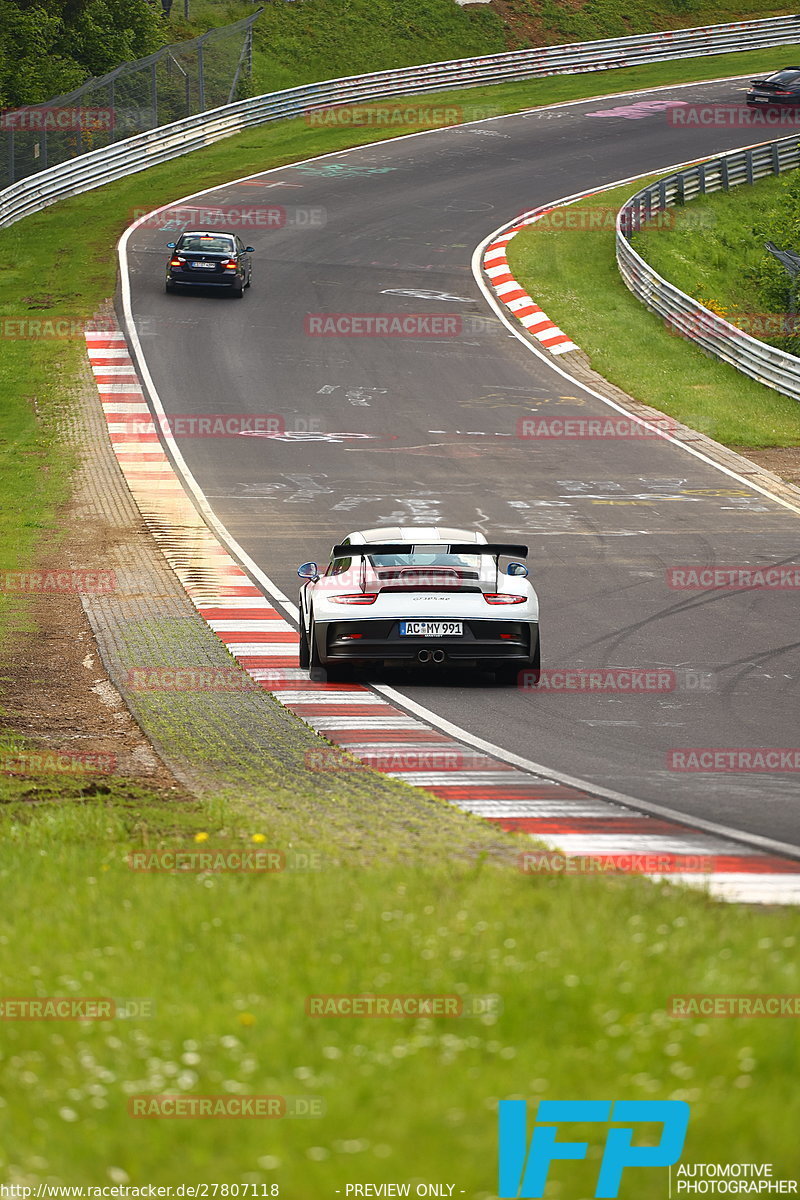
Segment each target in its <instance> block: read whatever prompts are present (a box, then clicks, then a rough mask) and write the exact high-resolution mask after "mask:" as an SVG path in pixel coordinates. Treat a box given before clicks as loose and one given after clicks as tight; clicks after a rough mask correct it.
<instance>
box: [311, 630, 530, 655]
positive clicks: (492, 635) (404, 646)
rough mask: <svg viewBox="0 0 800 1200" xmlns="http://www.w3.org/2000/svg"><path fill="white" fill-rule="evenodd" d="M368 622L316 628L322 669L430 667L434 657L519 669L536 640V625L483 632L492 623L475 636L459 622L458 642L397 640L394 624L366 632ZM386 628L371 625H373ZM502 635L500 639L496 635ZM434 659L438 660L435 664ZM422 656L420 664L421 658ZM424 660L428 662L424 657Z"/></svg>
mask: <svg viewBox="0 0 800 1200" xmlns="http://www.w3.org/2000/svg"><path fill="white" fill-rule="evenodd" d="M371 624H373V623H372V622H369V621H340V622H335V623H331V624H329V625H328V626H326V627H322V628H319V627H318V628H317V630H316V633H317V639H318V645H317V649H318V652H319V656H320V660H321V661H322V662H323V663H337V662H341V663H345V662H346V663H354V664H355V663H376V662H395V663H413V662H420V661H430V658H431V656H432V655H433V654H434V653H436V656H437V660H438V661H439V662H446V663H452V664H457V663H475V662H478V663H480V662H486V663H497V662H508V663H515V662H516V663H519V664H521V665H524V664H528V663H530V662H531V660H532V658H533V655H534V653H535V651H536V647H537V644H538V640H539V627H538V625H537V624H530V623H527V622H519V621H515V622H512V621H508V622H499V621H498V622H497V623H496V624H497V628H496V630H487V629H486V628H485V626H486V625H489V624H494V623H493V622H492V623H490V622H486V621H482V622H478V623H477V624H479V625H480V626H481V628H480V629H478V630H476V631H475V632H473V631H472V629H470V627H469V622H468V621H465V622H464V636H462V637H441V638H431V637H424V638H423V637H401V636H400V635H399V634H398V633H397V628H396V627H397V622H391V623H390V624H391V626H392V628H391V629H390V630H386V629H376V628H374V627H373V628H372V629H370V625H371ZM378 624H380V625H385V624H387V623H386V622H374V625H378ZM503 633H505V634H507V635H508V636H506V637H501V634H503ZM439 653H441V654H443V656H444V657H443V658H439ZM421 654H422V655H423V657H422V658H420V655H421ZM426 655H427V658H426V657H425V656H426Z"/></svg>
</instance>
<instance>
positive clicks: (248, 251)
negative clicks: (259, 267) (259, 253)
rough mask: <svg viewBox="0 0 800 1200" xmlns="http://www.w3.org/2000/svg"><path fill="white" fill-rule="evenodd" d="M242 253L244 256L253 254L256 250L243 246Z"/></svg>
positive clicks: (253, 247)
mask: <svg viewBox="0 0 800 1200" xmlns="http://www.w3.org/2000/svg"><path fill="white" fill-rule="evenodd" d="M244 252H245V254H255V252H256V248H255V246H245V248H244Z"/></svg>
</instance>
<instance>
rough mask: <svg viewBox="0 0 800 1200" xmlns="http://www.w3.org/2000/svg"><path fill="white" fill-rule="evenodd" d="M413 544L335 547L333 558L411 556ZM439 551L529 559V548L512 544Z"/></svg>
mask: <svg viewBox="0 0 800 1200" xmlns="http://www.w3.org/2000/svg"><path fill="white" fill-rule="evenodd" d="M417 544H418V545H419V546H425V547H426V549H427V548H428V547H431V548H433V546H434V545H435V543H433V542H422V541H420V542H419V543H417ZM415 548H416V547H415V545H414V543H413V542H370V543H364V544H363V545H356V546H350V545H347V546H334V547H333V550H332V551H331V557H332V558H368V557H369V555H370V554H411V553H412V551H413V550H414V549H415ZM435 548H436V550H437V551H441V552H442V553H447V554H488V555H491V557H492V558H499V557H500V555H503V556H505V557H507V558H527V556H528V547H527V546H517V545H514V544H512V543H510V542H441V543H439V544H436V545H435Z"/></svg>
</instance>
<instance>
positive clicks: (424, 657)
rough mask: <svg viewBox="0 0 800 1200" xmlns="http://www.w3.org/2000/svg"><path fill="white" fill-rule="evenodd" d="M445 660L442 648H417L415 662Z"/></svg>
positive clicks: (441, 661)
mask: <svg viewBox="0 0 800 1200" xmlns="http://www.w3.org/2000/svg"><path fill="white" fill-rule="evenodd" d="M444 660H445V653H444V650H418V651H417V662H421V663H428V662H434V663H437V664H438V663H443V662H444Z"/></svg>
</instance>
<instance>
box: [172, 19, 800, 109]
mask: <svg viewBox="0 0 800 1200" xmlns="http://www.w3.org/2000/svg"><path fill="white" fill-rule="evenodd" d="M251 12H252V5H248V4H241V3H238V4H230V3H227V2H224V3H220V2H218V0H191V12H190V19H189V21H188V22H187V21H186V19H185V18H184V16H183V13H182V10H179V9H178V8H177V5H176V7H175V8H173V14H172V18H171V20H170V24H169V34H168V37H169V40H170V41H178V40H180V39H182V38H188V37H193V36H196V35H197V34H200V33H203V32H204V31H205V30H206V29H208V28H210V27H211V26H216V25H224V24H227V23H229V22H231V21H235V20H237V19H239V18H240V17H243V16H247V15H249V14H250V13H251ZM791 12H793V10H792V9H791V8H781V7H777V8H769V9H768V10H767V11H765V10H764V7H763V4H762V3H761V0H738V3H736V4H733V5H726V6H725V10H724V11H723V12H721V11H720V6H719V5H718V4H716V3H714V2H713V0H684V2H682V3H681V4H680V5H678V6H676V4H675V3H674V0H647V2H642V0H637V3H635V4H628V3H622V0H594V2H593V3H592V4H590V5H583V4H582V5H577V6H576V5H574V4H567V3H565V2H564V0H505V2H504V3H503V4H501V5H498V6H497V7H489V6H488V5H486V6H481V7H478V6H476V7H473V8H460V7H459V6H458V5H456V4H454V3H453V0H349V3H348V5H347V9H346V19H343V11H342V6H341V3H340V0H304V2H303V3H302V4H291V3H276V4H268V5H266V7H265V11H264V12H263V13H262V15H261V17H260V18H259V20H258V22H257V23H256V25H255V28H254V44H253V79H252V87H251V94H252V95H258V94H259V92H265V91H273V90H274V89H276V88H280V87H292V86H294V85H296V84H299V83H310V82H312V81H314V80H318V79H331V78H334V77H336V76H338V75H360V74H362V73H364V72H366V71H381V70H390V69H392V68H395V67H401V66H411V65H413V64H415V63H424V62H439V61H444V60H446V59H452V58H468V57H471V56H473V55H481V54H498V53H501V52H502V51H504V50H506V49H518V48H522V47H526V46H530V45H534V46H535V45H553V44H557V43H564V42H579V41H591V40H595V39H598V38H609V37H625V36H627V35H630V34H636V33H648V32H650V31H652V30H660V29H678V28H687V27H689V26H693V25H706V24H719V23H721V22H725V21H736V20H745V21H746V20H755V19H757V18H763V17H769V16H778V15H781V14H783V13H791Z"/></svg>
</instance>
